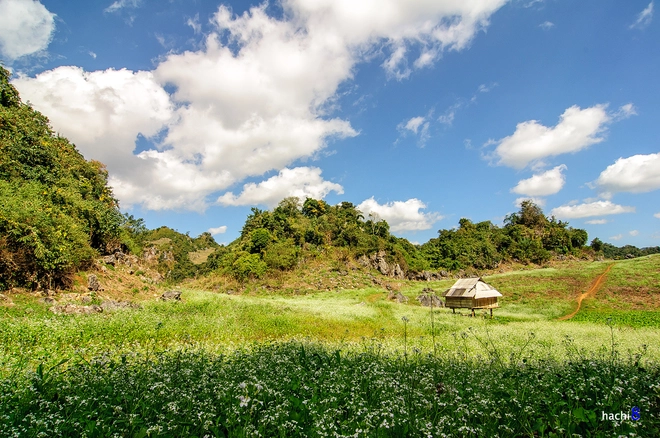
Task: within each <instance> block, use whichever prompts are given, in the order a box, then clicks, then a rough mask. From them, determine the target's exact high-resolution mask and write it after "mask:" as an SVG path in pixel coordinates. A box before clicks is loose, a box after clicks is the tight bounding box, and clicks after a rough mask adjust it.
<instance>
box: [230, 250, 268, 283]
mask: <svg viewBox="0 0 660 438" xmlns="http://www.w3.org/2000/svg"><path fill="white" fill-rule="evenodd" d="M267 268H268V267H267V266H266V263H264V261H263V260H261V257H259V254H243V255H241V256H240V257H238V258H237V259H236V261H235V262H234V263H233V264H232V274H233V275H234V277H236V279H238V280H240V281H245V280H247V279H250V278H259V277H261V276H262V275H264V274H265V273H266V269H267Z"/></svg>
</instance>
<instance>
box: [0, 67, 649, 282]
mask: <svg viewBox="0 0 660 438" xmlns="http://www.w3.org/2000/svg"><path fill="white" fill-rule="evenodd" d="M587 241H588V236H587V232H586V231H585V230H582V229H576V228H572V227H570V226H569V224H568V223H566V222H562V221H558V220H555V219H554V218H548V217H546V216H545V215H544V214H543V212H542V211H541V209H540V208H539V207H538V206H536V205H535V204H533V203H532V202H531V201H525V202H523V203H522V207H521V209H520V211H518V212H516V213H514V214H512V215H510V216H508V217H507V218H506V219H505V221H504V225H503V226H497V225H495V224H493V223H491V222H490V221H484V222H479V223H473V222H471V221H470V220H468V219H461V220H460V221H459V224H458V227H457V228H455V229H449V230H440V231H439V232H438V237H436V238H434V239H431V240H430V241H428V242H426V243H424V244H423V245H413V244H412V243H410V242H409V241H408V240H406V239H404V238H399V237H396V236H394V235H392V234H391V233H390V231H389V225H388V223H387V222H386V221H384V220H377V219H376V218H374V217H366V218H365V217H364V216H363V214H362V213H361V212H360V211H358V210H357V208H356V207H355V205H353V204H351V203H349V202H342V203H341V204H338V205H329V204H327V203H326V202H325V201H323V200H315V199H306V200H301V199H297V198H286V199H284V200H282V201H281V202H280V204H279V205H278V206H277V207H276V208H275V209H273V210H272V211H266V210H260V209H257V208H253V209H252V213H251V214H250V215H249V216H248V217H247V219H246V221H245V224H244V226H243V228H242V231H241V235H240V237H239V238H238V239H236V240H235V241H234V242H232V243H231V244H229V245H227V246H222V245H218V244H217V243H216V242H215V241H214V240H213V238H212V236H211V235H210V234H208V233H203V234H202V235H201V236H200V237H197V238H191V237H189V236H188V235H184V234H181V233H179V232H177V231H174V230H171V229H169V228H166V227H161V228H158V229H156V230H148V229H146V228H145V227H144V223H143V221H142V220H141V219H136V218H133V217H132V216H128V215H122V214H121V213H120V211H119V208H118V203H117V200H116V199H115V198H114V197H113V194H112V191H111V189H110V187H109V186H108V174H107V171H106V169H105V167H104V166H103V164H102V163H99V162H96V161H87V160H85V159H84V157H83V156H82V155H81V154H80V153H79V152H78V151H77V150H76V148H75V146H74V145H72V144H71V143H70V142H69V141H68V140H67V139H65V138H63V137H60V136H58V135H56V134H55V133H54V132H53V131H52V129H51V128H50V126H49V123H48V119H47V118H46V117H45V116H43V115H42V114H40V113H39V112H37V111H35V110H34V109H32V108H31V107H30V106H29V105H27V104H25V103H22V102H21V99H20V97H19V94H18V92H17V91H16V89H15V88H14V87H13V86H12V85H11V84H10V83H9V73H8V72H7V71H6V70H5V69H2V68H1V67H0V290H6V289H9V288H12V287H16V286H23V287H28V288H32V289H39V288H57V287H65V288H66V287H68V286H69V285H70V283H71V281H72V278H73V275H74V274H75V273H76V271H78V270H84V269H88V268H90V267H91V265H92V262H93V261H94V259H95V258H98V257H99V256H100V255H103V254H107V253H112V252H115V251H119V250H121V251H122V252H124V253H126V252H128V253H133V254H134V255H136V256H138V257H140V258H142V259H143V260H145V261H149V260H151V261H152V262H153V263H154V264H155V268H157V269H158V270H159V271H160V273H161V274H162V276H163V277H164V278H166V279H168V280H170V281H179V280H182V279H184V278H187V277H192V276H199V275H204V274H208V273H211V272H213V273H215V274H217V275H222V276H227V277H231V278H233V279H234V280H238V281H241V282H243V281H247V280H250V279H255V278H259V277H264V276H270V275H275V276H277V275H278V273H280V272H282V271H288V270H295V269H303V270H304V269H307V268H308V267H309V263H310V262H315V263H316V262H321V263H326V264H337V263H338V264H342V263H343V264H344V266H346V264H349V263H352V262H353V261H357V260H360V262H361V263H362V264H363V265H364V266H365V267H368V266H369V265H371V266H372V267H376V264H378V263H380V265H381V267H382V266H390V267H393V271H392V272H396V275H398V276H405V275H408V276H410V277H411V278H415V275H414V274H415V273H419V272H423V271H449V272H460V271H465V272H466V273H479V272H480V271H482V270H487V269H494V268H497V267H498V266H500V264H502V263H534V264H543V263H545V262H547V261H549V260H551V259H552V258H557V257H560V258H561V257H565V256H575V257H580V258H592V257H596V256H605V257H615V258H622V257H633V256H639V255H644V254H649V253H653V252H660V248H658V247H655V248H646V249H643V250H639V249H637V248H635V247H624V248H616V247H614V246H612V245H608V244H604V243H603V242H601V241H600V240H599V239H594V240H593V241H592V244H591V246H585V245H586V244H587ZM158 254H160V255H158ZM397 265H398V267H397ZM383 270H384V269H381V272H382V271H383ZM392 272H390V274H391V273H392Z"/></svg>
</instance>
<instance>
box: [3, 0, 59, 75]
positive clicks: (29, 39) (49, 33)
mask: <svg viewBox="0 0 660 438" xmlns="http://www.w3.org/2000/svg"><path fill="white" fill-rule="evenodd" d="M54 31H55V14H53V13H51V12H49V11H48V9H46V7H45V6H44V5H42V4H41V3H39V2H38V1H36V0H2V1H0V55H2V57H3V58H5V59H6V60H8V61H9V62H11V61H13V60H15V59H17V58H20V57H22V56H26V55H31V54H34V53H39V52H42V51H44V50H46V48H47V47H48V44H49V43H50V41H51V39H52V37H53V32H54Z"/></svg>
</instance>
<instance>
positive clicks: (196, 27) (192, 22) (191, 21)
mask: <svg viewBox="0 0 660 438" xmlns="http://www.w3.org/2000/svg"><path fill="white" fill-rule="evenodd" d="M186 24H187V25H188V26H190V27H191V28H192V30H193V32H195V34H198V33H201V32H202V25H201V23H200V22H199V14H195V16H194V17H193V18H188V19H187V20H186Z"/></svg>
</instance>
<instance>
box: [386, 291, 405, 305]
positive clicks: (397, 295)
mask: <svg viewBox="0 0 660 438" xmlns="http://www.w3.org/2000/svg"><path fill="white" fill-rule="evenodd" d="M387 299H388V300H391V301H396V302H397V303H407V302H408V297H407V296H405V295H403V294H402V293H401V292H396V291H390V293H389V294H387Z"/></svg>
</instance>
